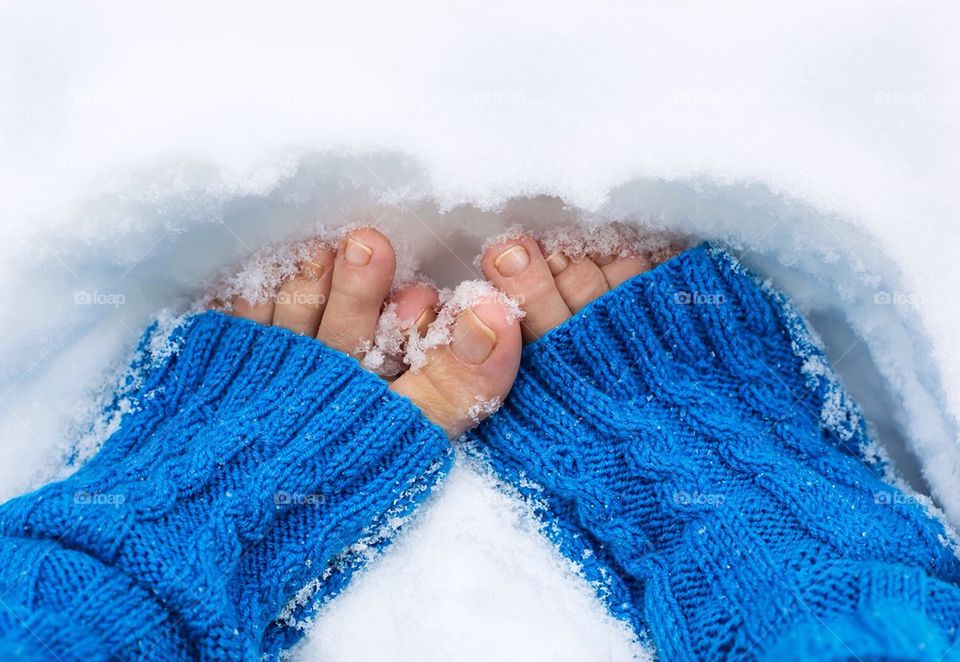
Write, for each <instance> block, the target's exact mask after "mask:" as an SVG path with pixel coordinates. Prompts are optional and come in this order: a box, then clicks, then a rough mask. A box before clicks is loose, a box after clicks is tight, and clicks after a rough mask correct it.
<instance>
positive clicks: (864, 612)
mask: <svg viewBox="0 0 960 662" xmlns="http://www.w3.org/2000/svg"><path fill="white" fill-rule="evenodd" d="M471 444H472V446H473V449H474V450H475V451H476V452H479V453H481V454H483V455H484V456H485V457H486V459H487V460H488V461H489V462H490V464H491V465H492V467H493V468H494V470H495V471H496V472H497V473H498V474H499V475H500V476H501V477H502V478H503V479H504V480H505V481H507V482H508V483H511V484H513V485H514V486H515V487H516V488H517V489H518V490H519V491H520V492H521V493H522V494H524V495H526V496H527V497H529V498H530V499H531V500H532V501H533V502H534V503H535V504H537V505H538V508H539V514H540V515H541V517H542V518H543V520H544V523H545V531H546V532H547V534H548V535H550V536H551V537H552V538H553V539H554V540H555V541H556V543H557V544H558V545H559V547H560V549H561V551H562V552H563V553H564V554H566V555H567V556H568V557H570V558H571V559H572V560H573V561H574V562H576V563H577V564H578V566H579V567H580V568H581V570H582V572H583V574H584V575H585V576H586V577H587V578H588V579H590V580H592V581H594V582H595V583H596V585H597V587H598V591H599V593H600V595H601V597H603V598H604V599H605V600H606V602H607V604H608V605H609V607H610V609H611V611H612V612H613V613H614V614H616V615H618V616H620V617H622V618H625V619H627V620H629V621H630V622H631V623H632V624H633V625H634V626H635V628H636V629H637V631H638V632H641V633H642V634H643V635H644V636H649V637H650V638H651V639H652V641H653V643H654V644H655V646H656V648H657V649H658V652H659V654H660V656H661V657H663V658H664V659H668V660H693V659H707V660H715V659H754V658H767V659H776V660H781V659H793V658H796V659H811V658H819V659H823V658H827V659H831V658H832V659H848V658H849V659H863V660H866V659H924V660H926V659H929V660H939V659H943V657H944V656H952V655H960V646H957V647H956V648H953V646H954V644H956V643H957V637H958V632H957V626H958V625H960V590H958V589H957V588H955V587H954V586H953V585H951V582H956V581H957V580H958V579H960V562H958V560H957V558H956V557H955V556H954V554H953V552H952V551H951V550H950V549H949V548H948V547H947V546H946V542H947V541H948V534H947V532H946V531H945V530H944V528H943V526H942V525H941V524H940V523H939V522H938V521H936V520H934V519H931V518H929V517H928V516H927V514H926V512H925V510H924V509H923V508H922V507H921V506H920V505H919V504H918V503H917V501H916V499H915V498H912V497H908V496H907V495H905V494H903V493H902V492H900V491H898V490H897V489H895V488H893V487H891V486H889V485H887V484H886V483H884V482H883V481H882V480H881V479H880V475H881V472H880V469H881V468H880V467H869V466H867V465H866V464H865V463H864V462H863V461H862V460H861V458H860V457H859V456H858V453H859V451H860V450H861V449H862V448H865V447H866V445H867V444H869V439H868V437H867V435H866V433H865V431H864V428H863V424H862V423H861V420H860V417H859V414H858V412H857V410H856V408H855V407H853V406H852V405H851V404H849V401H848V400H847V398H846V396H845V395H844V394H843V391H842V389H841V388H840V387H839V386H838V384H837V381H836V379H835V378H834V377H833V375H832V374H831V372H830V370H829V368H828V365H827V363H826V361H825V359H824V358H823V355H822V352H821V350H820V349H819V348H818V346H817V343H816V342H815V341H814V340H813V339H812V337H811V335H810V334H809V333H808V331H807V330H806V328H805V326H804V325H803V323H802V321H801V320H800V319H799V318H798V317H797V315H796V314H795V313H794V312H793V311H792V310H791V308H790V307H789V306H788V305H786V304H785V302H784V301H783V299H782V297H781V296H780V295H778V294H776V293H773V292H772V291H770V289H769V288H768V287H766V286H764V285H762V284H761V283H759V282H758V281H757V279H756V278H755V277H753V276H752V275H751V274H749V273H748V272H746V270H745V269H743V267H741V266H740V265H739V264H738V263H737V262H736V261H735V260H734V259H733V258H732V257H730V256H729V255H728V254H727V253H725V252H723V251H721V250H719V249H714V248H711V247H709V246H700V247H698V248H695V249H692V250H690V251H687V252H686V253H684V254H682V255H680V256H678V257H677V258H674V259H673V260H670V261H669V262H667V263H666V264H664V265H661V266H660V267H658V268H656V269H654V270H652V271H650V272H648V273H645V274H643V275H641V276H639V277H637V278H635V279H633V280H631V281H629V282H628V283H626V284H624V285H622V286H621V287H619V288H617V289H616V290H614V291H612V292H610V293H608V294H607V295H605V296H603V297H601V298H600V299H598V300H597V301H595V302H594V303H592V304H591V305H590V306H588V307H587V308H585V309H584V310H583V311H581V312H580V313H579V314H578V315H576V316H575V317H574V318H573V319H571V320H569V321H568V322H567V323H565V324H563V325H561V326H560V327H558V328H557V329H554V330H553V331H551V332H550V333H548V334H547V335H546V336H545V337H544V338H542V339H541V340H539V341H537V342H535V343H533V344H532V345H530V346H528V347H527V348H526V350H525V352H524V357H523V361H522V364H521V369H520V374H519V377H518V378H517V381H516V384H515V385H514V387H513V390H512V392H511V394H510V395H509V397H508V398H507V400H506V402H505V404H504V406H503V408H502V409H501V410H500V411H499V412H498V413H497V414H496V415H494V416H493V417H492V418H491V419H489V420H488V421H487V422H485V423H484V424H482V425H481V426H480V427H479V428H478V429H477V430H476V431H475V432H474V433H472V435H471Z"/></svg>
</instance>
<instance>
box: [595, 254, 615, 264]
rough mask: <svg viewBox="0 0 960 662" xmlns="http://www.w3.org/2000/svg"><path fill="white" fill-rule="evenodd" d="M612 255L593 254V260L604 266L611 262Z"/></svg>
mask: <svg viewBox="0 0 960 662" xmlns="http://www.w3.org/2000/svg"><path fill="white" fill-rule="evenodd" d="M613 258H614V256H613V255H595V256H594V257H593V261H594V262H595V263H596V265H597V266H598V267H605V266H607V265H608V264H610V263H611V262H613Z"/></svg>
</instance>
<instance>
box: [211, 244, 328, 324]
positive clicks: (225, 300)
mask: <svg viewBox="0 0 960 662" xmlns="http://www.w3.org/2000/svg"><path fill="white" fill-rule="evenodd" d="M323 245H329V242H325V241H324V240H322V239H318V240H316V241H297V242H293V243H284V244H277V245H273V246H267V247H266V248H264V249H262V250H260V251H257V252H256V253H255V254H254V255H251V256H249V257H247V258H246V259H245V260H244V261H243V262H242V264H241V267H240V268H239V269H237V268H236V267H233V268H230V269H229V271H227V272H226V273H224V274H223V275H221V277H220V279H219V282H217V283H216V284H215V285H214V286H213V288H212V294H211V295H208V297H209V298H208V300H209V299H212V300H215V301H218V302H219V303H220V304H221V305H222V307H223V309H224V310H229V309H230V303H231V302H232V301H233V300H234V299H235V298H237V297H242V298H243V299H245V300H246V301H247V302H248V303H249V304H251V305H253V306H259V305H262V304H265V303H267V302H269V301H273V300H274V299H275V298H276V296H277V290H279V289H280V285H282V284H283V282H284V281H285V280H287V279H288V278H290V277H292V276H294V275H296V274H297V272H298V270H299V267H298V265H299V264H300V263H302V262H304V261H306V260H309V259H310V258H311V257H312V256H313V255H315V254H316V251H317V250H318V249H319V248H320V247H321V246H323Z"/></svg>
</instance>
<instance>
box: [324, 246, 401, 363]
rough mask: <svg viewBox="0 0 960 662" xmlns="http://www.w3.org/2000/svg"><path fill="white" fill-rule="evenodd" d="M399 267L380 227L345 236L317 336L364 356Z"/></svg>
mask: <svg viewBox="0 0 960 662" xmlns="http://www.w3.org/2000/svg"><path fill="white" fill-rule="evenodd" d="M395 269H396V255H395V254H394V251H393V247H392V246H391V245H390V241H389V240H388V239H387V238H386V237H384V236H383V235H382V234H380V233H379V232H377V231H376V230H373V229H371V228H362V229H359V230H354V231H353V232H351V233H350V234H349V235H348V236H347V237H345V238H344V239H343V241H341V242H340V246H339V248H338V249H337V255H336V259H335V260H334V267H333V274H332V276H331V282H330V296H329V298H328V300H327V304H326V308H325V309H324V311H323V317H322V318H321V320H320V328H319V329H318V331H317V339H318V340H320V341H321V342H323V343H324V344H326V345H327V346H328V347H331V348H333V349H338V350H340V351H342V352H345V353H347V354H350V355H351V356H354V357H355V358H358V359H359V358H362V354H363V349H362V348H363V347H365V346H368V345H369V343H370V342H371V341H372V340H373V335H374V332H375V330H376V328H377V320H378V319H379V317H380V310H381V308H382V306H383V301H384V299H385V298H386V296H387V294H388V293H389V292H390V285H391V282H392V281H393V273H394V270H395Z"/></svg>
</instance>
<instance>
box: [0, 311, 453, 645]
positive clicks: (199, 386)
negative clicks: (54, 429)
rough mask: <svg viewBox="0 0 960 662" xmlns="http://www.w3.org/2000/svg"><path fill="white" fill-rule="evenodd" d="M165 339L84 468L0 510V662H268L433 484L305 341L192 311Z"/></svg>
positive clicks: (353, 383) (423, 460)
mask: <svg viewBox="0 0 960 662" xmlns="http://www.w3.org/2000/svg"><path fill="white" fill-rule="evenodd" d="M173 341H174V342H175V343H177V345H179V351H177V352H176V353H174V354H173V355H172V356H170V357H169V358H167V359H165V360H163V361H162V362H160V363H159V364H158V365H156V366H153V367H151V368H149V369H148V370H147V371H146V374H145V375H143V379H142V382H140V383H138V384H137V385H136V388H135V389H134V392H135V396H134V398H133V404H132V411H130V412H129V413H127V414H125V415H124V416H123V418H122V420H121V424H120V427H119V430H118V431H117V432H116V433H115V434H114V435H113V436H112V437H110V438H109V439H108V440H107V441H106V442H105V444H104V446H103V448H102V449H101V451H100V452H99V453H98V454H97V455H96V456H95V457H93V458H92V459H91V460H90V461H89V462H87V463H86V464H85V465H84V466H83V467H81V468H80V469H79V470H78V471H77V472H76V473H75V474H74V475H73V476H71V477H70V478H68V479H66V480H64V481H62V482H59V483H54V484H50V485H47V486H45V487H43V488H42V489H40V490H38V491H36V492H34V493H32V494H28V495H25V496H22V497H19V498H16V499H14V500H12V501H10V502H8V503H6V504H4V505H3V506H0V560H2V566H0V659H9V658H13V657H18V656H19V657H20V658H26V659H57V660H62V661H67V660H84V661H86V662H89V661H91V660H107V659H163V660H166V659H171V660H172V659H194V658H200V659H208V660H242V659H259V658H260V657H261V655H266V656H268V657H275V656H276V655H277V654H278V653H279V651H280V650H281V649H282V648H284V647H286V646H289V645H290V644H291V643H292V642H293V641H294V640H295V639H296V638H297V637H298V636H299V634H300V629H299V628H297V627H293V626H289V624H290V623H295V622H297V621H298V619H300V618H302V617H303V616H304V615H305V614H307V613H309V612H310V610H311V609H312V608H314V607H315V606H316V605H317V604H318V603H319V601H321V600H323V599H324V598H326V597H328V596H330V595H332V594H333V593H334V592H335V591H336V590H338V589H339V588H341V587H342V586H343V585H344V584H345V583H346V581H347V579H348V578H349V575H350V573H351V572H352V570H353V569H354V568H355V567H356V565H357V563H359V560H358V559H361V558H362V557H363V554H362V553H360V552H362V551H363V549H358V550H356V551H357V554H354V555H351V554H350V553H349V552H347V550H348V548H350V547H351V546H352V545H355V544H356V543H358V542H359V541H361V539H362V538H364V537H365V536H368V535H370V531H371V527H373V526H374V525H375V524H377V525H378V526H379V524H378V523H379V522H384V524H383V529H385V530H389V528H390V527H388V526H387V525H386V523H385V521H384V520H385V518H386V517H389V519H390V521H391V522H392V521H393V520H395V519H398V518H399V519H402V518H403V516H404V515H405V514H406V513H407V512H408V511H409V510H411V509H412V508H413V507H414V506H415V505H416V504H417V503H418V502H420V501H421V500H422V499H423V498H424V497H425V496H426V494H427V492H428V491H429V488H430V487H431V486H432V484H433V483H434V482H435V481H436V480H437V479H438V478H439V477H440V476H441V475H442V474H443V473H444V472H445V471H446V469H447V468H448V466H449V461H450V458H451V454H450V447H449V444H448V442H447V439H446V436H445V435H444V433H443V431H442V430H440V429H439V428H437V427H436V426H434V425H432V424H431V423H429V422H428V421H427V420H426V419H425V418H424V417H423V416H422V415H421V414H420V412H419V411H418V410H417V409H416V408H415V407H414V406H413V404H412V403H410V402H409V401H408V400H406V399H404V398H400V397H397V396H395V395H394V394H393V393H392V392H390V391H389V390H388V389H387V387H386V384H385V383H384V382H383V381H382V380H381V379H380V378H378V377H376V376H374V375H372V374H370V373H368V372H367V371H365V370H363V369H362V368H361V367H360V366H359V364H358V363H357V362H356V361H354V360H353V359H350V358H349V357H347V356H346V355H344V354H340V353H338V352H335V351H332V350H328V349H326V348H325V347H323V345H321V344H320V343H319V342H316V341H315V340H312V339H308V338H302V337H298V336H295V335H293V334H292V333H289V332H287V331H283V330H280V329H276V328H268V327H262V326H257V325H255V324H252V323H250V322H247V321H244V320H240V319H233V318H228V317H224V316H223V315H220V314H217V313H205V314H203V315H199V316H195V317H193V318H191V319H190V320H189V321H188V322H187V323H186V324H185V325H183V326H181V327H180V328H179V329H178V330H177V331H175V333H174V337H173ZM149 342H150V338H147V339H145V346H146V345H147V344H149ZM368 543H369V544H376V543H377V535H376V532H375V533H374V534H373V536H372V539H371V540H369V541H368V540H364V544H362V545H360V547H362V548H364V549H368ZM345 552H347V553H345ZM304 587H307V590H303V589H304ZM281 612H283V616H282V617H281Z"/></svg>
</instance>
